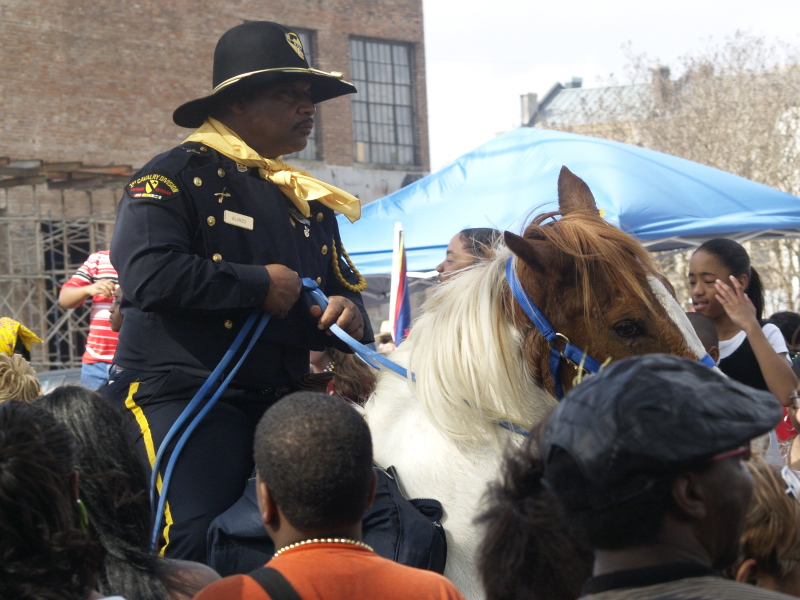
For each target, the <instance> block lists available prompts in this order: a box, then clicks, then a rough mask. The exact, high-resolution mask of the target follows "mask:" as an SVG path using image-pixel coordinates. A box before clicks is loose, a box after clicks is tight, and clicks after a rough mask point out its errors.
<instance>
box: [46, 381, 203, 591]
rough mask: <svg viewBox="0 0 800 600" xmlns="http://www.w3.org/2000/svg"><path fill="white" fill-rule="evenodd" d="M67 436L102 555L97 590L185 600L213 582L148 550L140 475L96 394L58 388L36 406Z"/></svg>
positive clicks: (119, 427) (117, 418)
mask: <svg viewBox="0 0 800 600" xmlns="http://www.w3.org/2000/svg"><path fill="white" fill-rule="evenodd" d="M36 404H37V405H39V406H41V407H43V408H45V409H47V410H48V411H50V412H51V413H52V414H53V416H54V417H55V418H56V419H58V420H59V421H60V422H61V423H63V424H64V425H66V427H67V428H68V429H69V430H70V431H71V432H72V434H73V435H74V437H75V440H76V442H77V453H76V463H75V468H76V470H77V472H78V473H79V474H80V493H81V498H82V499H83V501H84V502H85V503H86V507H87V508H88V513H89V515H90V522H91V528H92V531H93V532H94V534H95V535H96V536H97V539H98V540H99V542H100V544H101V545H102V547H103V548H104V549H105V551H106V555H105V559H104V560H103V562H102V564H101V565H100V569H99V573H98V578H97V587H98V589H99V590H100V591H101V592H106V593H109V591H110V590H114V591H115V592H116V593H119V594H122V595H124V596H125V598H126V599H127V600H188V599H189V598H192V596H194V594H195V593H197V592H198V591H200V590H201V589H202V588H203V587H205V586H206V585H208V584H209V583H211V582H212V581H216V580H217V579H219V575H218V574H217V573H216V572H215V571H213V570H212V569H210V568H208V567H206V566H205V565H202V564H200V563H194V562H189V561H180V560H172V559H165V558H160V557H158V556H155V555H154V554H152V553H151V552H150V551H149V550H148V541H149V537H150V527H151V525H152V513H151V507H150V500H149V494H148V491H147V490H148V482H147V476H146V475H145V470H144V468H143V466H142V464H141V462H140V461H139V458H138V456H137V455H136V453H135V450H134V448H133V446H132V445H131V442H130V440H129V438H128V435H127V431H126V429H125V424H124V421H123V418H122V415H121V414H119V412H117V411H116V410H115V409H114V408H113V407H112V406H110V405H109V404H108V403H107V402H105V401H104V400H103V398H102V397H100V395H99V394H97V393H96V392H94V391H92V390H89V389H87V388H84V387H81V386H65V387H59V388H56V389H55V390H53V391H52V392H50V393H49V394H47V395H45V396H43V397H42V398H41V399H40V400H39V401H37V403H36Z"/></svg>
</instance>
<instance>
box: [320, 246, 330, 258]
mask: <svg viewBox="0 0 800 600" xmlns="http://www.w3.org/2000/svg"><path fill="white" fill-rule="evenodd" d="M320 252H322V255H323V256H324V255H326V254H327V253H328V247H327V246H323V247H322V250H320Z"/></svg>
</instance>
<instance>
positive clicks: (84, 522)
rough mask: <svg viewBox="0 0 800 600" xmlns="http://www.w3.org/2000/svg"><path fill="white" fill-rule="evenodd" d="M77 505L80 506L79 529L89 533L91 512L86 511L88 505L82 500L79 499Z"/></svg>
mask: <svg viewBox="0 0 800 600" xmlns="http://www.w3.org/2000/svg"><path fill="white" fill-rule="evenodd" d="M76 504H77V505H78V527H80V529H81V531H83V532H86V531H89V511H88V510H86V505H85V504H84V503H83V500H81V499H80V498H78V500H77V502H76Z"/></svg>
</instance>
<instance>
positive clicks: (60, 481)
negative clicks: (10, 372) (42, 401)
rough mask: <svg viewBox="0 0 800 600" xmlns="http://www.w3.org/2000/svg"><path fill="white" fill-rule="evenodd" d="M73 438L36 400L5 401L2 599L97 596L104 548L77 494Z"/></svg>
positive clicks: (0, 458) (0, 442) (0, 444)
mask: <svg viewBox="0 0 800 600" xmlns="http://www.w3.org/2000/svg"><path fill="white" fill-rule="evenodd" d="M74 461H75V442H74V440H73V439H72V436H71V435H70V434H69V431H68V430H67V428H66V427H64V425H63V424H61V423H59V422H58V421H57V420H56V419H55V418H54V417H53V416H52V415H51V414H49V413H48V412H47V411H46V410H44V409H43V408H42V407H40V406H37V405H35V404H26V403H24V402H18V401H15V400H11V401H8V402H4V403H2V404H0V598H13V599H14V600H27V599H30V600H34V599H35V600H40V599H49V598H52V599H56V598H57V599H59V600H95V599H97V598H103V597H104V596H101V595H100V594H98V593H97V592H95V591H94V590H93V587H94V583H95V575H96V573H97V569H98V568H99V567H100V564H101V562H102V560H103V550H102V548H101V547H100V546H99V545H98V544H97V543H96V542H95V541H94V540H93V539H92V538H91V536H90V533H89V526H88V517H87V513H86V508H85V506H84V505H83V503H82V502H81V500H80V499H79V498H78V476H77V474H76V472H75V469H74Z"/></svg>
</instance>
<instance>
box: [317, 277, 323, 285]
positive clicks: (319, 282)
mask: <svg viewBox="0 0 800 600" xmlns="http://www.w3.org/2000/svg"><path fill="white" fill-rule="evenodd" d="M317 285H322V277H317Z"/></svg>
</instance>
